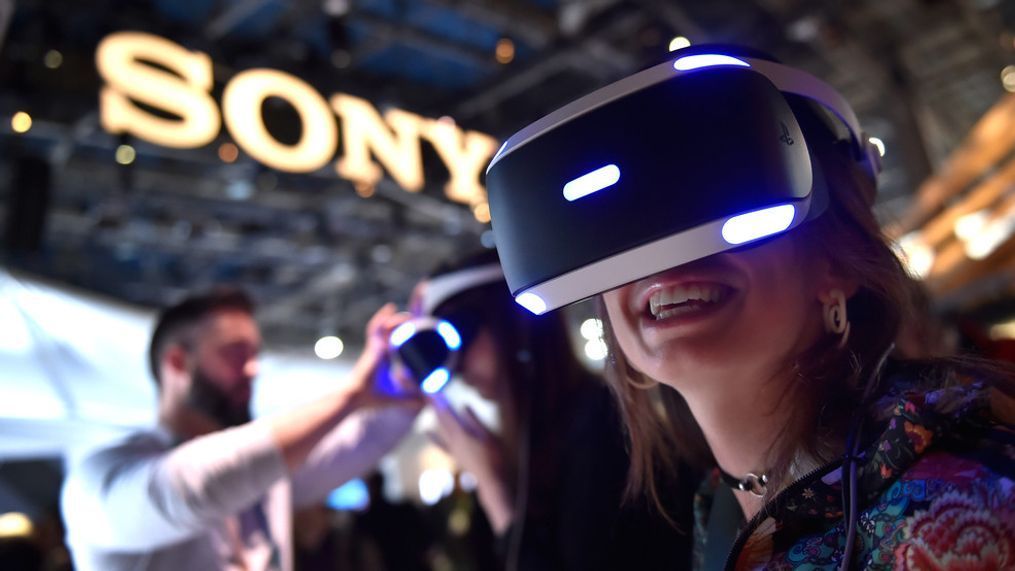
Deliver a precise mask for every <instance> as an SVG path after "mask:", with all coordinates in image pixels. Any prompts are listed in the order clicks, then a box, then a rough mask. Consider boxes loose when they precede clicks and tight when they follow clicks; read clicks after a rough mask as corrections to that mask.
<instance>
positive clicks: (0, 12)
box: [0, 0, 14, 53]
mask: <svg viewBox="0 0 1015 571" xmlns="http://www.w3.org/2000/svg"><path fill="white" fill-rule="evenodd" d="M12 17H14V0H0V53H3V47H4V40H5V39H6V38H7V28H8V27H9V26H10V25H11V18H12Z"/></svg>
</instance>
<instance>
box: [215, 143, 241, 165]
mask: <svg viewBox="0 0 1015 571" xmlns="http://www.w3.org/2000/svg"><path fill="white" fill-rule="evenodd" d="M239 157H240V150H239V149H238V148H236V145H234V144H232V143H222V144H221V145H219V158H220V159H222V162H224V163H234V162H236V159H238V158H239Z"/></svg>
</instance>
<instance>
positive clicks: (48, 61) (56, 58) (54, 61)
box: [42, 50, 63, 69]
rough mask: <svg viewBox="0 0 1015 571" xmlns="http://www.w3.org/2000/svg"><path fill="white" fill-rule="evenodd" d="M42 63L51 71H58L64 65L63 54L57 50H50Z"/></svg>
mask: <svg viewBox="0 0 1015 571" xmlns="http://www.w3.org/2000/svg"><path fill="white" fill-rule="evenodd" d="M42 63H43V64H45V66H46V67H48V68H49V69H56V68H58V67H60V66H61V65H63V54H62V53H60V52H59V51H57V50H49V51H48V52H46V55H45V56H43V58H42Z"/></svg>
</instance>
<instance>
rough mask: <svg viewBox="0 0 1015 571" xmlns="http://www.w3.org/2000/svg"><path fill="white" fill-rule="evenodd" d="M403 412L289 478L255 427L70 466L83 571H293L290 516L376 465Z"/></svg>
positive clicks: (335, 439) (406, 417) (378, 415)
mask: <svg viewBox="0 0 1015 571" xmlns="http://www.w3.org/2000/svg"><path fill="white" fill-rule="evenodd" d="M413 417H414V415H413V414H412V413H410V412H408V411H406V410H403V409H396V408H391V409H385V410H378V411H360V412H357V413H354V414H353V415H351V416H350V417H348V418H347V419H345V420H344V421H343V422H341V423H340V424H339V425H338V426H336V427H335V429H333V430H332V431H331V433H329V434H328V435H327V436H325V438H323V439H322V440H321V442H320V443H318V445H317V446H316V447H315V448H314V449H313V451H312V452H311V453H310V456H309V457H308V458H307V461H306V463H305V464H304V465H303V467H302V468H301V469H300V470H298V471H297V472H296V473H294V474H293V475H292V476H291V477H290V476H289V474H288V471H287V469H286V466H285V461H284V460H283V458H282V454H281V452H280V451H279V450H278V448H277V447H276V445H275V443H274V441H273V439H272V436H271V433H270V431H269V429H268V427H267V425H266V424H265V423H263V422H260V421H253V422H250V423H248V424H245V425H243V426H239V427H236V428H230V429H227V430H223V431H221V432H216V433H214V434H209V435H206V436H202V437H200V438H195V439H193V440H190V441H187V442H185V443H182V444H179V445H176V446H174V443H173V441H172V437H171V436H170V435H169V434H168V433H167V432H166V431H163V430H156V431H150V432H141V433H137V434H135V435H133V436H131V437H129V438H127V439H126V440H124V441H122V442H119V443H117V444H114V445H112V446H110V447H107V448H103V449H101V450H98V451H96V452H94V453H92V454H90V455H89V456H87V457H85V458H84V459H83V460H82V461H81V462H79V463H77V464H76V465H73V466H70V467H69V472H68V475H67V479H66V480H65V482H64V487H63V493H62V498H61V507H62V510H63V517H64V521H65V523H66V526H67V544H68V546H69V547H70V549H71V552H72V554H73V558H74V566H75V568H76V569H78V570H79V571H92V570H95V571H127V570H130V571H134V570H138V571H140V570H146V571H147V570H151V571H162V570H166V571H169V570H172V571H179V570H193V571H204V570H208V571H221V570H230V571H231V570H240V569H245V570H247V571H254V570H255V569H257V570H260V569H271V570H275V569H277V570H279V571H291V570H292V560H293V557H292V544H291V531H292V530H291V527H292V521H291V516H292V509H293V506H294V505H295V506H297V507H298V506H304V505H308V504H311V503H313V502H319V501H322V500H323V499H324V497H325V496H326V495H327V493H328V492H329V491H331V490H332V489H334V488H336V487H338V486H339V485H341V484H343V483H344V482H346V481H348V480H350V479H352V478H355V477H357V476H360V475H362V474H364V473H365V472H366V471H368V470H369V469H370V468H372V467H373V466H375V465H376V463H377V462H378V460H380V458H381V456H383V455H384V454H385V453H386V452H388V451H389V450H390V449H391V448H392V447H393V446H394V445H395V444H396V443H397V442H398V441H399V440H400V439H401V438H402V437H403V436H404V435H405V434H406V433H407V432H408V430H409V428H410V427H411V426H412V422H413Z"/></svg>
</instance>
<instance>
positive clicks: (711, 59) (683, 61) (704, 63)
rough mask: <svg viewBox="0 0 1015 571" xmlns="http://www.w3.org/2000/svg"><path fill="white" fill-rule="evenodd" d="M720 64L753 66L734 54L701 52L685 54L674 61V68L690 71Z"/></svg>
mask: <svg viewBox="0 0 1015 571" xmlns="http://www.w3.org/2000/svg"><path fill="white" fill-rule="evenodd" d="M718 65H736V66H740V67H751V64H749V63H747V62H746V61H744V60H742V59H739V58H735V57H733V56H727V55H723V54H699V55H694V56H684V57H682V58H680V59H678V60H677V61H675V62H673V69H675V70H677V71H690V70H692V69H700V68H703V67H713V66H718Z"/></svg>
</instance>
